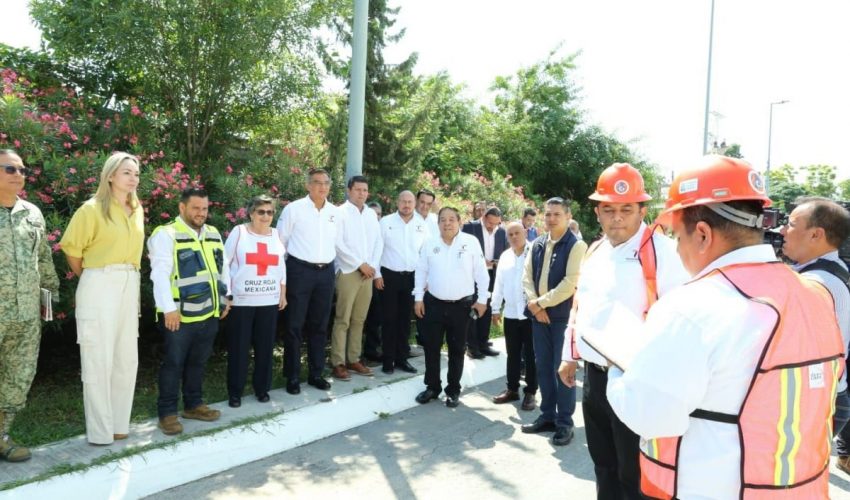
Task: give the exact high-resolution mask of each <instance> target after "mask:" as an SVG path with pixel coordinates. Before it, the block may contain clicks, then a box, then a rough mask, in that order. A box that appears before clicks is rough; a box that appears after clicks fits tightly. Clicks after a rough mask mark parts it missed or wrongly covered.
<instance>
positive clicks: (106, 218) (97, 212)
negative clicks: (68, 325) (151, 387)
mask: <svg viewBox="0 0 850 500" xmlns="http://www.w3.org/2000/svg"><path fill="white" fill-rule="evenodd" d="M138 185H139V161H138V160H137V159H136V157H135V156H133V155H130V154H128V153H113V155H112V156H110V157H109V159H107V160H106V163H105V164H104V165H103V170H102V171H101V173H100V184H99V185H98V188H97V192H96V193H95V195H94V197H92V198H91V199H90V200H88V201H87V202H85V203H83V205H82V206H81V207H80V208H79V209H77V211H76V212H75V213H74V216H73V217H72V218H71V222H70V223H69V224H68V228H67V229H66V230H65V234H64V235H63V236H62V241H61V246H62V251H63V252H65V257H66V258H67V260H68V265H69V266H70V267H71V270H72V271H74V274H76V275H77V276H79V277H80V282H79V284H78V285H77V296H76V310H75V315H76V318H77V343H78V344H80V359H81V364H82V379H83V401H84V405H85V413H86V437H87V438H88V441H89V443H91V444H95V445H107V444H111V443H112V442H113V440H115V439H126V438H127V435H128V433H129V427H130V410H131V409H132V407H133V393H134V390H135V386H136V368H137V366H138V343H137V342H138V341H137V339H138V336H139V266H140V264H141V258H142V245H143V243H144V238H145V228H144V211H143V209H142V207H141V204H140V203H139V198H138V197H137V196H136V187H137V186H138Z"/></svg>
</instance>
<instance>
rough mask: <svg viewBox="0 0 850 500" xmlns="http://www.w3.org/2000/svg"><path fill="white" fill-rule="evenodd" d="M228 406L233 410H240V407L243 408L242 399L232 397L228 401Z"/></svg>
mask: <svg viewBox="0 0 850 500" xmlns="http://www.w3.org/2000/svg"><path fill="white" fill-rule="evenodd" d="M227 406H229V407H231V408H239V407H240V406H242V398H239V397H236V396H230V398H229V399H228V400H227Z"/></svg>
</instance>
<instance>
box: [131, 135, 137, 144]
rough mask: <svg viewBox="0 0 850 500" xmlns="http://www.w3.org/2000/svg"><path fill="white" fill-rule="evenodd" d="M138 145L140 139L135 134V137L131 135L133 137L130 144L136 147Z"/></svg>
mask: <svg viewBox="0 0 850 500" xmlns="http://www.w3.org/2000/svg"><path fill="white" fill-rule="evenodd" d="M138 143H139V138H138V137H137V136H136V135H135V134H134V135H131V136H130V144H132V145H133V146H135V145H136V144H138Z"/></svg>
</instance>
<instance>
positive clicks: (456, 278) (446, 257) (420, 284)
mask: <svg viewBox="0 0 850 500" xmlns="http://www.w3.org/2000/svg"><path fill="white" fill-rule="evenodd" d="M476 285H478V297H477V299H476V300H477V301H478V303H479V304H487V299H488V298H489V297H490V292H488V291H487V290H488V289H489V287H490V275H489V274H488V273H487V267H485V265H484V254H483V253H481V245H479V244H478V238H476V237H475V236H472V235H471V234H466V233H464V232H462V231H458V233H457V235H456V236H455V237H454V239H453V240H452V243H451V245H446V242H444V241H443V238H442V237H439V236H438V237H436V238H430V239H428V240H427V241H426V242H425V244H424V245H422V249H421V250H420V251H419V263H418V264H417V265H416V275H415V277H414V285H413V297H414V299H415V300H416V301H417V302H420V301H422V299H423V297H425V290H426V289H427V290H428V293H430V294H431V295H433V296H434V297H436V298H438V299H440V300H459V299H462V298H464V297H468V296H470V295H472V294H474V293H475V286H476Z"/></svg>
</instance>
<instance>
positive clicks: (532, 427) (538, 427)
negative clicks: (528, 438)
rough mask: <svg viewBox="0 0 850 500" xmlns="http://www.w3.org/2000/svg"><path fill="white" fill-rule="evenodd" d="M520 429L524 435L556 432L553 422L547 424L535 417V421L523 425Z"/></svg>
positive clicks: (540, 418)
mask: <svg viewBox="0 0 850 500" xmlns="http://www.w3.org/2000/svg"><path fill="white" fill-rule="evenodd" d="M520 429H521V430H522V432H524V433H526V434H539V433H541V432H554V431H555V430H557V429H556V428H555V422H547V421H546V420H543V418H542V417H537V420H535V421H534V422H532V423H530V424H525V425H523V426H522V427H521V428H520Z"/></svg>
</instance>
